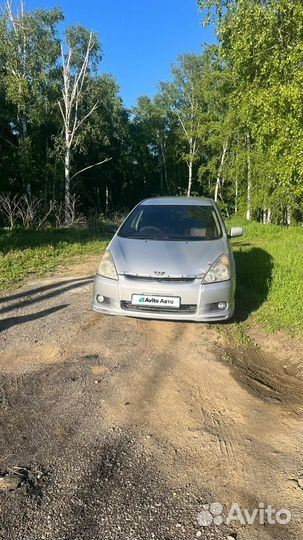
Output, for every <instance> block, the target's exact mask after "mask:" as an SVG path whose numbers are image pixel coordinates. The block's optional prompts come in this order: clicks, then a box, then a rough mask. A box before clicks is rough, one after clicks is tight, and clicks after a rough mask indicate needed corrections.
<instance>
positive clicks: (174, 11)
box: [26, 0, 215, 107]
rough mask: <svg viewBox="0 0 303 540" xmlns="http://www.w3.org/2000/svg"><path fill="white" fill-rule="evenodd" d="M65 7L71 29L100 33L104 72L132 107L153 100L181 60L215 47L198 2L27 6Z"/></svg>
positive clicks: (52, 0) (114, 0)
mask: <svg viewBox="0 0 303 540" xmlns="http://www.w3.org/2000/svg"><path fill="white" fill-rule="evenodd" d="M57 5H59V6H61V7H62V9H63V11H64V13H65V18H66V21H65V23H66V24H67V25H70V24H82V25H83V26H85V27H87V28H88V29H90V30H94V31H96V32H98V34H99V37H100V40H101V42H102V45H103V51H104V60H103V62H102V64H101V71H105V72H108V73H112V74H113V75H114V77H115V78H116V79H117V82H118V83H119V85H120V89H121V95H122V97H123V100H124V102H125V104H126V106H128V107H131V106H133V105H135V103H136V99H137V97H138V96H140V95H143V94H146V95H149V96H153V95H154V94H155V93H156V91H157V83H158V81H160V80H168V79H169V76H170V66H171V64H172V63H173V62H174V61H175V60H176V58H177V56H178V55H179V54H182V53H184V52H199V51H201V46H202V45H203V44H204V43H213V42H214V41H215V36H214V33H213V29H212V28H207V29H204V28H203V27H202V25H201V14H199V13H198V8H197V5H196V1H195V0H85V1H83V0H82V1H79V2H76V1H73V0H27V1H26V7H27V9H35V8H51V7H54V6H57Z"/></svg>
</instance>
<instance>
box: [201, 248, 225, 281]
mask: <svg viewBox="0 0 303 540" xmlns="http://www.w3.org/2000/svg"><path fill="white" fill-rule="evenodd" d="M228 279H230V262H229V257H228V256H227V255H221V257H219V259H217V260H216V261H215V262H214V263H213V264H212V265H211V267H210V268H209V270H208V271H207V273H206V274H205V276H204V279H203V283H216V282H218V281H227V280H228Z"/></svg>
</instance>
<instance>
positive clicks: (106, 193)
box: [105, 184, 109, 216]
mask: <svg viewBox="0 0 303 540" xmlns="http://www.w3.org/2000/svg"><path fill="white" fill-rule="evenodd" d="M108 206H109V193H108V185H107V184H106V186H105V215H106V216H107V214H108Z"/></svg>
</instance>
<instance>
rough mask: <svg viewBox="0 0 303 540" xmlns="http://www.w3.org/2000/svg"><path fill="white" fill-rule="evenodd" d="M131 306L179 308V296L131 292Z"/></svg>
mask: <svg viewBox="0 0 303 540" xmlns="http://www.w3.org/2000/svg"><path fill="white" fill-rule="evenodd" d="M131 303H132V305H133V306H142V307H149V308H150V307H153V308H156V309H159V310H161V309H169V308H171V309H179V308H180V306H181V298H180V297H179V296H158V295H154V294H152V295H151V294H132V300H131Z"/></svg>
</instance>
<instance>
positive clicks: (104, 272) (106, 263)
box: [97, 251, 119, 280]
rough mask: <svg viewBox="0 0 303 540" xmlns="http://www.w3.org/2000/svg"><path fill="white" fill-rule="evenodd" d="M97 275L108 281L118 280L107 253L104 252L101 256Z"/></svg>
mask: <svg viewBox="0 0 303 540" xmlns="http://www.w3.org/2000/svg"><path fill="white" fill-rule="evenodd" d="M97 273H98V274H99V276H103V277H106V278H108V279H116V280H118V279H119V276H118V274H117V270H116V267H115V263H114V260H113V258H112V256H111V254H110V252H109V251H106V252H105V253H104V255H103V256H102V259H101V262H100V264H99V268H98V272H97Z"/></svg>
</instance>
